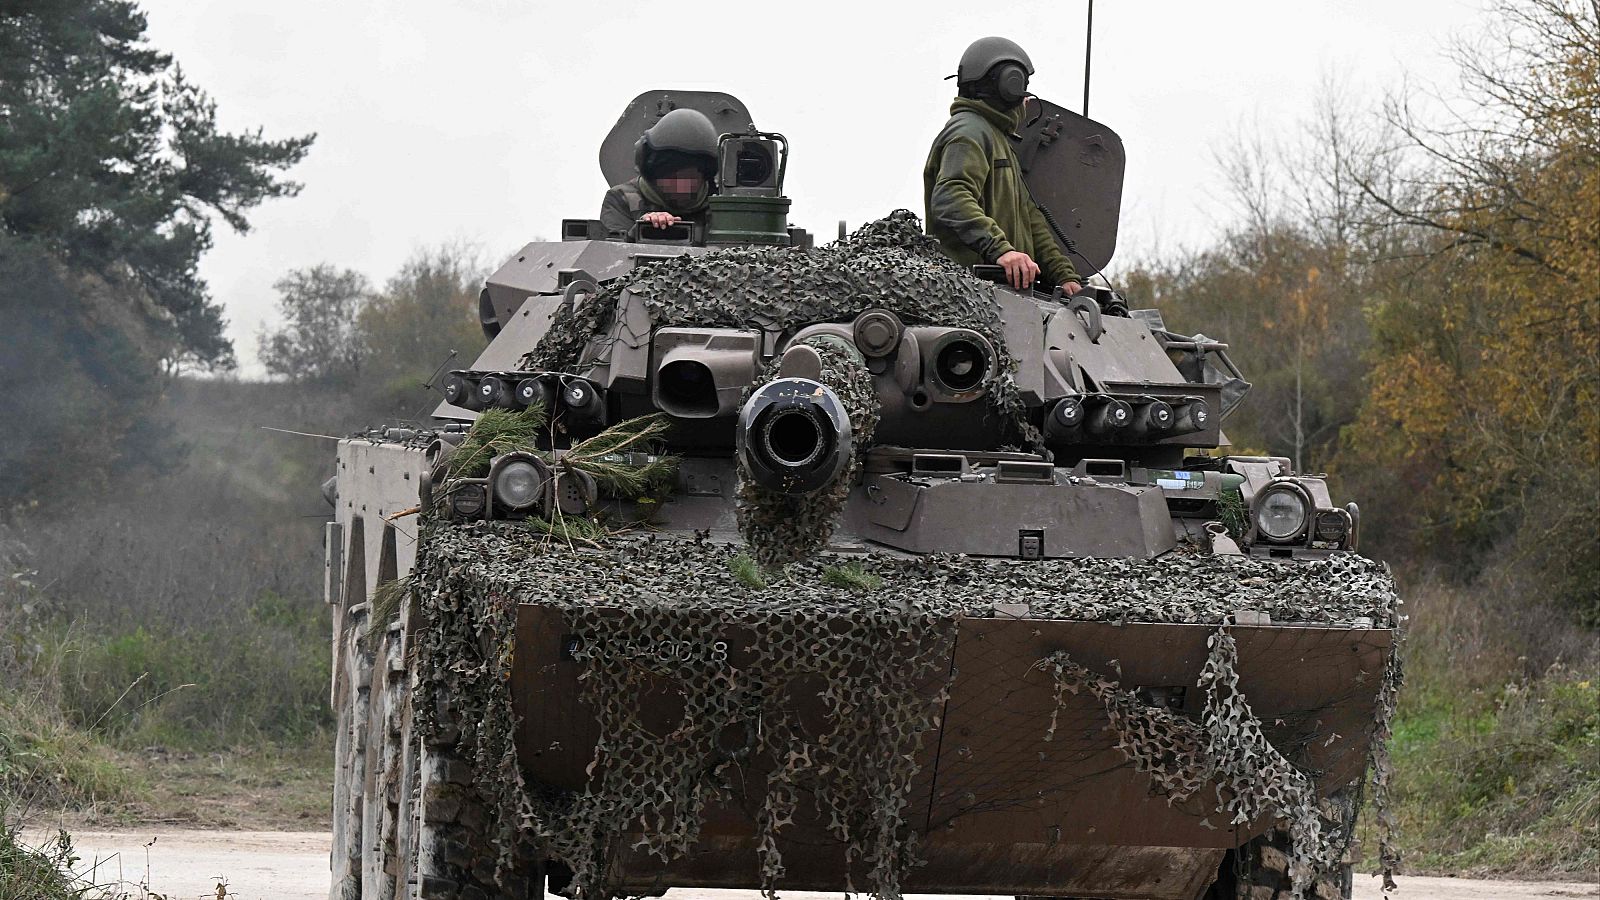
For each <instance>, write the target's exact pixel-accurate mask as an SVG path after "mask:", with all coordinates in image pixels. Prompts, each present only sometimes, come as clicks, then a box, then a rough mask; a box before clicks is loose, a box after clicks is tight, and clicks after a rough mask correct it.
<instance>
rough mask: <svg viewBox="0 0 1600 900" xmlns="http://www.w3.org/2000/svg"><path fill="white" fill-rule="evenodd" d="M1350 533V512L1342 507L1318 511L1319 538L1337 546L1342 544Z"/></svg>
mask: <svg viewBox="0 0 1600 900" xmlns="http://www.w3.org/2000/svg"><path fill="white" fill-rule="evenodd" d="M1349 534H1350V514H1349V513H1348V512H1345V511H1344V510H1342V509H1324V510H1322V511H1320V512H1318V513H1317V540H1318V541H1321V542H1323V543H1325V544H1333V545H1335V546H1338V545H1342V544H1343V543H1344V541H1345V538H1346V537H1348V536H1349Z"/></svg>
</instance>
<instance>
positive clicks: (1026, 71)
mask: <svg viewBox="0 0 1600 900" xmlns="http://www.w3.org/2000/svg"><path fill="white" fill-rule="evenodd" d="M1032 74H1033V60H1031V59H1029V58H1028V53H1027V51H1026V50H1023V49H1022V47H1021V46H1020V45H1018V44H1017V42H1016V41H1013V40H1010V39H1008V38H1003V37H986V38H978V39H977V40H975V41H973V42H972V44H971V45H969V46H968V47H967V50H966V52H965V53H963V54H961V64H960V65H958V66H956V84H958V85H965V84H973V83H975V82H979V81H983V80H984V79H985V78H986V77H988V78H992V79H993V81H994V84H993V85H991V86H987V87H989V89H990V92H991V93H993V94H994V95H995V98H996V99H998V100H1000V101H1001V102H1002V103H1003V104H1005V105H1007V106H1009V105H1012V104H1016V103H1021V102H1022V98H1023V96H1024V95H1026V94H1027V91H1028V76H1029V75H1032Z"/></svg>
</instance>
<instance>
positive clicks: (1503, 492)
mask: <svg viewBox="0 0 1600 900" xmlns="http://www.w3.org/2000/svg"><path fill="white" fill-rule="evenodd" d="M1497 12H1498V16H1497V27H1496V29H1495V30H1494V31H1493V32H1492V33H1491V34H1490V35H1489V36H1488V38H1487V39H1486V40H1484V41H1483V42H1481V43H1478V44H1473V45H1462V46H1459V47H1457V48H1456V50H1455V56H1456V59H1457V61H1458V62H1459V65H1460V72H1461V74H1462V83H1463V87H1464V88H1465V90H1466V93H1467V94H1468V96H1471V97H1475V98H1478V100H1479V103H1478V104H1477V105H1476V106H1475V107H1473V108H1472V109H1470V110H1469V111H1467V112H1464V113H1462V114H1461V115H1459V116H1457V117H1455V118H1453V119H1452V120H1449V121H1445V122H1442V123H1430V122H1429V121H1428V120H1427V119H1426V118H1425V117H1423V116H1421V115H1418V114H1415V113H1414V112H1413V111H1412V110H1411V109H1410V107H1409V105H1408V104H1407V103H1406V102H1405V101H1404V99H1403V98H1402V99H1399V100H1395V101H1391V104H1390V120H1391V122H1392V123H1393V125H1394V128H1395V131H1396V134H1397V135H1398V136H1399V140H1398V141H1397V142H1396V143H1395V144H1394V145H1393V146H1392V147H1391V148H1390V149H1389V153H1390V154H1391V156H1392V158H1393V164H1392V166H1391V167H1390V169H1391V171H1393V172H1395V173H1397V177H1396V178H1395V179H1394V180H1393V181H1391V182H1390V183H1388V184H1374V183H1363V184H1362V188H1363V190H1364V192H1365V193H1366V195H1367V196H1368V197H1370V198H1371V199H1373V200H1374V201H1375V202H1377V203H1378V204H1379V205H1380V207H1381V209H1382V212H1383V213H1384V217H1385V221H1386V223H1387V225H1388V226H1389V227H1390V228H1391V229H1400V230H1404V231H1407V232H1409V233H1411V234H1414V235H1418V236H1419V238H1418V239H1419V244H1420V249H1421V252H1420V257H1419V261H1418V264H1417V266H1416V269H1415V272H1414V274H1413V275H1412V277H1411V278H1410V279H1409V283H1410V284H1412V285H1418V286H1422V285H1429V286H1432V287H1431V289H1427V288H1423V289H1418V290H1414V291H1407V292H1400V293H1397V294H1395V295H1392V296H1390V297H1389V298H1388V299H1386V300H1385V301H1384V302H1382V303H1380V304H1377V305H1376V306H1375V307H1374V308H1373V309H1372V319H1373V322H1374V330H1375V344H1374V346H1373V348H1372V351H1371V354H1370V358H1371V360H1372V364H1373V367H1374V368H1373V377H1372V378H1371V379H1370V381H1369V384H1370V392H1369V393H1368V395H1367V399H1366V402H1365V404H1364V407H1363V410H1362V414H1361V417H1360V427H1358V428H1355V429H1352V431H1351V434H1352V449H1353V450H1354V451H1356V452H1357V453H1358V454H1360V455H1361V456H1362V457H1363V458H1365V459H1368V460H1374V461H1393V462H1394V463H1396V464H1397V465H1399V466H1403V467H1407V468H1410V469H1412V470H1413V471H1420V473H1421V474H1422V475H1423V476H1424V477H1425V478H1426V479H1427V482H1428V487H1430V488H1431V490H1430V491H1429V492H1427V494H1426V495H1425V496H1426V497H1427V498H1428V499H1427V501H1426V502H1425V504H1424V505H1423V509H1422V510H1421V512H1422V518H1421V520H1420V522H1419V524H1421V525H1423V526H1425V527H1426V528H1427V529H1428V530H1429V531H1430V533H1431V534H1432V536H1433V537H1434V538H1435V541H1436V544H1437V545H1439V546H1441V547H1445V548H1449V549H1451V550H1454V551H1456V552H1457V553H1458V554H1459V555H1460V556H1462V557H1472V558H1478V559H1481V558H1482V557H1483V555H1484V554H1485V553H1487V552H1489V551H1500V552H1501V554H1502V555H1500V556H1498V557H1497V559H1496V562H1497V563H1512V564H1517V563H1521V564H1524V566H1525V567H1526V568H1528V569H1529V570H1530V571H1536V572H1538V573H1539V574H1540V578H1539V579H1538V583H1539V584H1540V585H1542V586H1543V587H1545V588H1547V589H1549V590H1551V591H1552V592H1554V593H1556V594H1557V595H1560V596H1563V597H1565V598H1567V599H1569V600H1571V601H1572V602H1574V603H1576V604H1578V605H1579V606H1580V607H1581V608H1583V609H1585V610H1586V611H1587V613H1588V615H1590V616H1592V617H1595V618H1596V619H1600V528H1597V526H1596V523H1597V522H1600V478H1597V475H1600V5H1596V4H1592V3H1584V2H1573V0H1528V2H1522V3H1511V2H1505V3H1502V4H1501V5H1500V6H1499V7H1498V8H1497ZM1461 551H1465V552H1464V553H1462V552H1461Z"/></svg>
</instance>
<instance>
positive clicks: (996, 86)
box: [922, 37, 1080, 295]
mask: <svg viewBox="0 0 1600 900" xmlns="http://www.w3.org/2000/svg"><path fill="white" fill-rule="evenodd" d="M1032 74H1033V63H1032V62H1031V61H1030V60H1029V59H1028V54H1027V53H1025V52H1023V50H1022V48H1021V47H1019V46H1017V44H1016V43H1015V42H1013V41H1009V40H1006V39H1005V38H1001V37H986V38H980V39H978V40H976V41H974V42H973V43H972V45H971V46H970V47H968V48H967V51H966V52H965V53H963V54H961V64H960V66H958V67H957V68H956V75H955V79H956V93H957V97H956V99H955V102H954V103H952V104H950V121H948V122H946V123H945V126H944V130H943V131H940V132H939V136H938V137H936V138H934V140H933V149H932V150H931V151H929V153H928V162H927V164H926V165H924V166H923V168H922V188H923V194H922V199H923V202H924V204H925V205H926V207H927V231H928V234H930V235H932V236H934V237H935V238H937V239H938V240H939V243H940V244H941V245H942V246H943V248H944V252H945V253H946V254H947V255H949V256H950V258H951V259H954V260H955V261H956V262H958V263H961V264H963V265H969V266H971V265H978V264H980V263H989V264H992V265H998V266H1000V267H1001V268H1002V269H1004V270H1005V272H1006V280H1007V281H1008V282H1010V284H1011V286H1012V287H1014V288H1016V289H1017V290H1026V289H1028V288H1030V287H1032V286H1033V283H1034V281H1035V280H1037V279H1039V278H1040V276H1041V274H1042V276H1043V279H1044V280H1045V281H1046V282H1047V283H1051V284H1056V285H1061V286H1063V287H1065V288H1066V292H1067V294H1069V295H1070V294H1073V293H1075V292H1077V291H1078V290H1079V288H1080V285H1079V284H1078V273H1077V271H1076V270H1075V269H1073V267H1072V263H1071V261H1069V260H1068V259H1067V256H1066V254H1064V253H1062V252H1061V248H1060V246H1058V245H1057V244H1056V241H1055V238H1054V237H1053V236H1052V235H1051V233H1050V225H1049V223H1048V222H1046V221H1045V218H1044V214H1043V213H1041V212H1039V207H1038V205H1036V204H1035V203H1034V202H1033V196H1032V195H1031V194H1029V192H1028V187H1027V185H1026V184H1024V183H1023V180H1022V168H1021V164H1020V161H1019V160H1018V159H1017V156H1016V152H1015V147H1014V146H1013V141H1015V140H1016V139H1017V138H1016V131H1017V128H1018V126H1019V125H1021V123H1022V114H1023V101H1024V100H1025V99H1026V98H1027V97H1028V76H1029V75H1032Z"/></svg>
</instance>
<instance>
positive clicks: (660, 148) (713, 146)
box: [633, 108, 719, 175]
mask: <svg viewBox="0 0 1600 900" xmlns="http://www.w3.org/2000/svg"><path fill="white" fill-rule="evenodd" d="M718 137H719V135H718V134H717V128H716V126H715V125H712V124H711V120H710V119H708V118H706V116H705V113H702V112H700V111H698V110H693V109H687V108H685V109H675V110H673V111H672V112H669V113H667V114H666V115H664V116H662V117H661V119H660V121H658V122H656V123H655V124H654V125H652V126H650V129H649V130H648V131H646V132H645V133H644V134H643V135H641V136H640V137H639V142H638V143H636V144H634V145H633V165H634V167H635V168H636V169H638V170H639V172H640V174H644V175H648V174H650V172H649V171H647V170H650V169H653V168H655V167H657V166H658V165H659V164H662V163H668V164H672V165H675V166H676V165H683V164H685V163H692V164H694V165H698V166H700V167H701V168H702V169H703V170H705V171H706V172H707V173H708V174H709V173H710V172H711V171H713V170H714V169H715V168H716V164H717V139H718Z"/></svg>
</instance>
